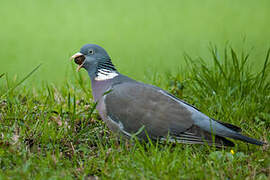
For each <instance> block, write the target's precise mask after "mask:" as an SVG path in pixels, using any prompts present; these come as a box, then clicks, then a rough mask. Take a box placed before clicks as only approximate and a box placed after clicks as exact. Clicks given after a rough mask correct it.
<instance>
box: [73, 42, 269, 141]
mask: <svg viewBox="0 0 270 180" xmlns="http://www.w3.org/2000/svg"><path fill="white" fill-rule="evenodd" d="M71 59H75V63H76V64H78V65H79V66H78V68H77V70H79V69H80V68H84V69H86V70H87V72H88V74H89V76H90V79H91V83H92V93H93V96H94V99H95V101H96V102H97V110H98V112H99V114H100V116H101V118H102V119H103V120H104V121H105V123H106V124H107V126H108V127H109V128H110V129H111V130H112V131H113V132H118V133H119V134H122V135H124V136H126V137H131V136H133V135H134V134H136V136H137V137H138V138H140V139H147V138H148V137H149V138H151V139H153V140H158V139H159V140H168V141H172V142H179V143H188V144H205V143H207V144H209V145H213V144H215V145H216V146H233V145H234V143H233V142H231V141H229V140H227V139H226V138H232V139H237V140H241V141H244V142H248V143H251V144H256V145H263V144H265V143H264V142H261V141H258V140H256V139H253V138H250V137H247V136H244V135H242V134H241V129H240V128H239V127H237V126H234V125H231V124H228V123H224V122H220V121H217V120H214V119H212V118H209V117H208V116H206V115H205V114H203V113H202V112H200V111H199V110H198V109H196V108H195V107H193V106H192V105H190V104H188V103H186V102H184V101H183V100H181V99H178V98H177V97H175V96H173V95H172V94H170V93H168V92H166V91H164V90H162V89H161V88H159V87H156V86H153V85H148V84H144V83H142V82H138V81H135V80H133V79H131V78H129V77H127V76H124V75H122V74H120V73H119V72H118V71H117V70H116V69H115V67H114V65H113V64H112V62H111V58H110V56H109V55H108V53H107V52H106V51H105V50H104V49H103V48H102V47H100V46H98V45H95V44H86V45H84V46H83V47H82V48H81V50H80V52H78V53H76V54H74V55H73V56H72V57H71ZM213 137H214V138H213Z"/></svg>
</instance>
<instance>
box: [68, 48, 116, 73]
mask: <svg viewBox="0 0 270 180" xmlns="http://www.w3.org/2000/svg"><path fill="white" fill-rule="evenodd" d="M73 59H74V61H75V63H76V64H78V68H77V71H79V70H80V69H81V68H84V69H86V70H87V71H88V74H89V75H90V76H91V77H96V76H98V73H99V72H100V71H106V72H111V71H116V69H115V67H114V65H113V64H112V62H111V58H110V56H109V55H108V53H107V52H106V51H105V49H103V48H102V47H100V46H98V45H96V44H86V45H84V46H83V47H82V48H81V50H80V52H78V53H76V54H74V55H73V56H72V57H71V60H73Z"/></svg>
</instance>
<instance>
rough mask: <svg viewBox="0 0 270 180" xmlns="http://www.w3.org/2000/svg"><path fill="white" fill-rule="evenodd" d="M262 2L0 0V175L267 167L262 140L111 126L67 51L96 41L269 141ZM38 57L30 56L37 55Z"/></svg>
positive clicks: (226, 171) (227, 175)
mask: <svg viewBox="0 0 270 180" xmlns="http://www.w3.org/2000/svg"><path fill="white" fill-rule="evenodd" d="M269 7H270V2H269V1H267V0H261V1H260V2H255V1H251V0H245V1H244V0H239V1H233V0H226V1H225V0H221V1H214V0H206V1H195V0H189V1H188V0H181V1H170V3H169V2H165V1H161V0H157V1H154V2H153V1H151V2H150V1H142V0H138V1H122V0H121V1H120V0H118V1H111V2H105V1H101V0H99V1H97V0H96V1H86V0H79V1H70V2H67V1H63V0H57V1H53V0H48V1H44V2H43V1H34V0H26V1H4V2H1V7H0V18H1V22H2V28H1V29H0V39H1V45H0V47H1V48H0V62H1V66H0V179H97V178H100V179H269V178H270V151H269V145H265V146H261V147H260V146H255V145H250V144H246V143H243V142H240V141H234V143H235V144H236V146H235V147H232V148H216V147H210V146H207V145H186V144H173V143H166V142H163V143H159V142H140V141H138V140H137V139H136V138H134V139H132V140H130V141H128V140H125V139H119V138H117V137H116V136H115V135H114V134H113V133H111V132H110V130H109V129H108V128H107V127H106V125H105V124H104V123H103V122H102V120H101V119H100V117H99V116H98V113H97V111H96V110H95V103H94V102H93V99H92V94H91V84H90V80H89V78H88V76H87V73H86V72H85V71H84V70H81V71H80V72H79V73H77V72H75V64H74V63H73V62H70V61H69V60H68V59H69V56H70V55H72V54H73V53H75V52H77V51H78V50H79V48H80V47H81V46H82V45H83V44H85V43H97V44H100V45H102V46H103V47H104V48H105V49H106V50H108V52H109V54H110V55H111V56H112V61H113V62H114V63H115V65H116V67H117V68H118V70H119V71H120V72H122V73H123V74H126V75H128V76H130V77H133V78H135V79H137V80H140V81H143V82H147V83H151V84H154V85H157V86H159V87H162V88H163V89H165V90H167V91H169V92H170V93H172V94H174V95H175V96H177V97H179V98H181V99H183V100H185V101H187V102H189V103H190V104H192V105H194V106H196V107H197V108H199V109H200V110H201V111H202V112H203V113H205V114H207V115H208V116H210V117H213V118H215V119H219V120H221V121H224V122H228V123H232V124H234V125H237V126H240V127H241V128H242V130H243V134H245V135H248V136H250V137H254V138H256V139H260V140H262V141H265V142H269V141H270V134H269V131H270V58H269V52H270V51H269V47H270V33H269V32H270V25H269V23H268V19H270V11H269ZM39 64H41V66H39Z"/></svg>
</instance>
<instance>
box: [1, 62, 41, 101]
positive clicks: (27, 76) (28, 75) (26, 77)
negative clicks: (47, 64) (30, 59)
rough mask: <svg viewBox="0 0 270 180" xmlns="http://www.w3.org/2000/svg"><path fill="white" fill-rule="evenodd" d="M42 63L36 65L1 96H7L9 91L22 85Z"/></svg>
mask: <svg viewBox="0 0 270 180" xmlns="http://www.w3.org/2000/svg"><path fill="white" fill-rule="evenodd" d="M41 65H42V64H39V65H38V66H37V67H35V68H34V69H33V70H32V71H31V72H30V73H29V74H27V75H26V76H25V77H24V78H23V79H22V80H21V81H20V82H19V83H18V84H16V85H15V86H14V87H12V88H10V89H8V90H7V92H6V93H4V94H2V95H1V96H0V98H2V97H3V96H6V95H7V94H8V93H9V92H11V91H13V90H14V89H15V88H17V87H18V86H19V85H21V84H22V83H23V82H24V81H25V80H26V79H28V78H29V77H30V76H31V75H32V74H33V73H34V72H36V71H37V70H38V69H39V68H40V66H41Z"/></svg>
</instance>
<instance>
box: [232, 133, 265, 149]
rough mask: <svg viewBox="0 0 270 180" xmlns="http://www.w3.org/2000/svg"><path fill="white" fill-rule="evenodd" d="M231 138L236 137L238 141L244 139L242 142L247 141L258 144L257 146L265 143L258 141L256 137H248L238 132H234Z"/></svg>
mask: <svg viewBox="0 0 270 180" xmlns="http://www.w3.org/2000/svg"><path fill="white" fill-rule="evenodd" d="M231 138H233V139H237V140H240V141H244V142H247V143H250V144H255V145H259V146H262V145H264V144H266V143H265V142H262V141H259V140H257V139H253V138H250V137H248V136H244V135H242V134H240V133H235V134H234V135H233V136H232V137H231Z"/></svg>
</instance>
